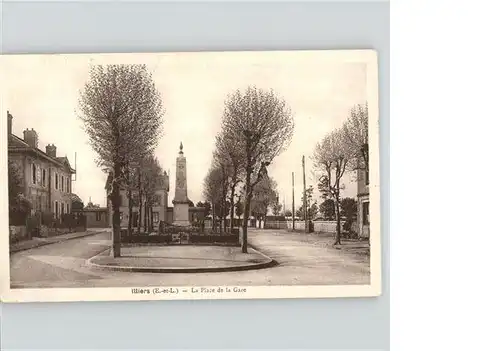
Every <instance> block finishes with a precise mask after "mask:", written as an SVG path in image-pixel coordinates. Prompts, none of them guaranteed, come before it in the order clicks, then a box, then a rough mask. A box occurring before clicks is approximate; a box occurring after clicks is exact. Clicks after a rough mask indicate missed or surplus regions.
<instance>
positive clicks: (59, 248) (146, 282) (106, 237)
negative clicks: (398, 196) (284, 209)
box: [10, 230, 370, 288]
mask: <svg viewBox="0 0 500 351" xmlns="http://www.w3.org/2000/svg"><path fill="white" fill-rule="evenodd" d="M110 238H111V234H110V232H106V233H100V234H96V235H91V236H86V237H83V238H78V239H72V240H67V241H64V242H60V243H54V244H50V245H46V246H42V247H39V248H34V249H30V250H25V251H20V252H16V253H12V254H11V258H10V266H11V286H12V288H49V287H54V288H55V287H57V288H66V287H67V288H70V287H136V286H188V285H194V286H202V285H205V286H211V285H240V286H244V285H335V284H340V285H344V284H369V282H370V270H369V259H368V258H367V257H366V256H363V255H359V254H356V253H354V252H349V251H347V250H337V249H335V248H332V247H331V243H332V240H333V239H332V238H331V237H328V236H327V237H325V236H318V235H315V234H307V235H306V234H303V233H290V232H285V231H279V230H249V243H250V244H251V245H253V246H254V247H255V248H257V249H258V250H259V251H261V252H262V253H264V254H266V255H268V256H270V257H271V258H273V259H275V260H276V261H277V262H278V263H279V265H278V266H275V267H272V268H265V269H260V270H253V271H240V272H218V273H130V272H116V271H103V270H96V269H92V268H90V267H88V266H86V264H85V262H86V260H87V259H89V258H91V257H93V256H95V255H97V254H98V253H100V252H102V251H103V250H105V249H106V248H108V247H109V245H110V243H111V241H110Z"/></svg>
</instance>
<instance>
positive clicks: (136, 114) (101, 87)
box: [79, 65, 163, 257]
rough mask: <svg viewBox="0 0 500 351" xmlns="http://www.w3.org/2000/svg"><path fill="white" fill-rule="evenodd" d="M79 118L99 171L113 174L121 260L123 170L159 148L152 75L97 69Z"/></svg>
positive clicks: (133, 68) (116, 252)
mask: <svg viewBox="0 0 500 351" xmlns="http://www.w3.org/2000/svg"><path fill="white" fill-rule="evenodd" d="M79 110H80V111H79V117H80V119H81V120H82V121H83V124H84V129H85V131H86V132H87V134H88V136H89V140H90V145H91V146H92V148H93V149H94V151H95V152H96V153H97V159H96V162H97V164H98V165H99V166H101V167H103V168H106V169H108V170H110V171H111V172H110V174H111V175H112V180H111V191H110V193H109V195H108V199H109V200H110V201H111V204H112V213H113V214H112V218H113V220H112V222H113V246H112V250H111V252H112V255H113V256H114V257H119V256H120V212H119V211H120V210H119V208H120V189H121V188H122V187H123V184H124V182H125V177H124V170H125V167H126V166H127V165H128V163H129V162H130V161H132V160H138V159H141V158H143V157H145V156H146V155H148V154H150V153H151V151H152V150H153V149H154V148H155V147H156V144H157V141H158V138H159V136H160V133H161V125H162V116H163V107H162V101H161V97H160V93H159V92H158V90H157V89H156V86H155V84H154V82H153V79H152V76H151V73H149V72H148V70H147V68H146V66H145V65H109V66H102V65H97V66H92V67H91V68H90V73H89V79H88V81H87V82H86V83H85V86H84V88H83V90H82V91H81V92H80V99H79Z"/></svg>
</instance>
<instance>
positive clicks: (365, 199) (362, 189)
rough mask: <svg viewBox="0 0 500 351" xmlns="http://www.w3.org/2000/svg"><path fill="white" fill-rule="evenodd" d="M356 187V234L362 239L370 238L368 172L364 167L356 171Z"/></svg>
mask: <svg viewBox="0 0 500 351" xmlns="http://www.w3.org/2000/svg"><path fill="white" fill-rule="evenodd" d="M357 187H358V233H359V236H360V237H362V238H369V237H370V172H369V171H368V170H366V169H365V168H364V167H359V168H358V170H357Z"/></svg>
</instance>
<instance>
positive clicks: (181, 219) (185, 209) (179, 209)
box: [174, 203, 190, 227]
mask: <svg viewBox="0 0 500 351" xmlns="http://www.w3.org/2000/svg"><path fill="white" fill-rule="evenodd" d="M174 225H177V226H181V227H187V226H189V225H190V222H189V204H187V203H174Z"/></svg>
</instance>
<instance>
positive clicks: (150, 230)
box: [149, 206, 153, 233]
mask: <svg viewBox="0 0 500 351" xmlns="http://www.w3.org/2000/svg"><path fill="white" fill-rule="evenodd" d="M149 219H150V221H149V232H150V233H151V232H152V231H153V206H149Z"/></svg>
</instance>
